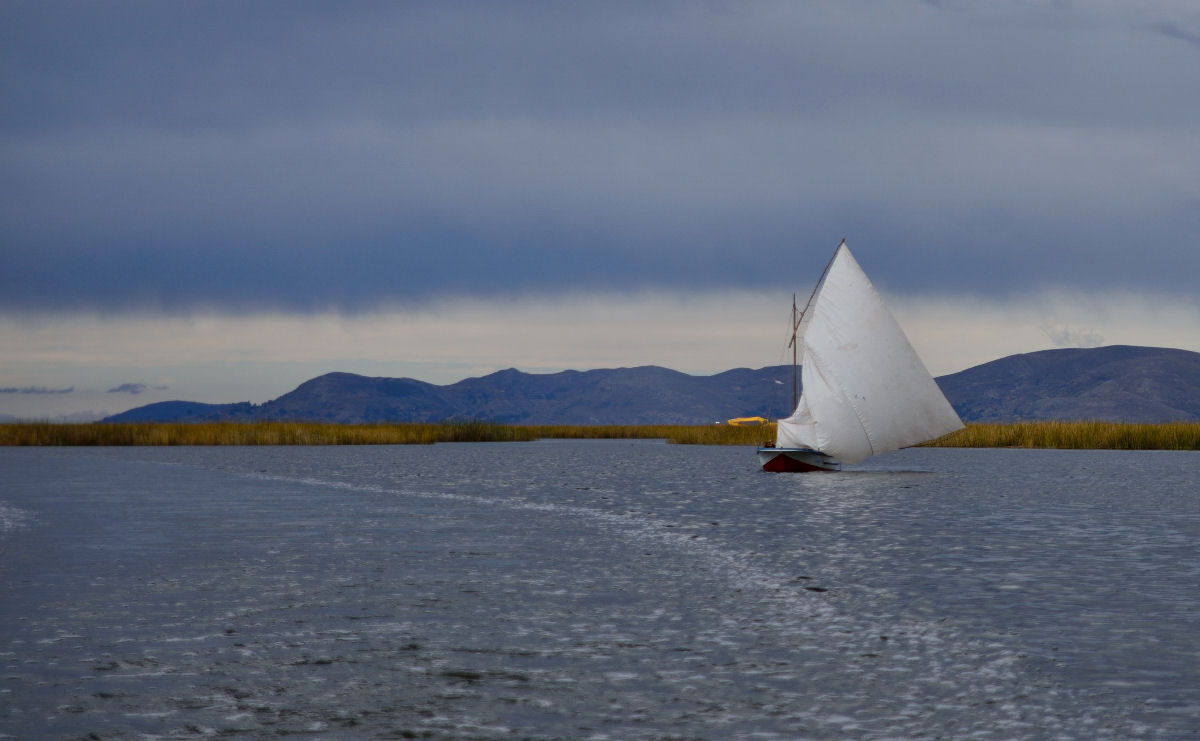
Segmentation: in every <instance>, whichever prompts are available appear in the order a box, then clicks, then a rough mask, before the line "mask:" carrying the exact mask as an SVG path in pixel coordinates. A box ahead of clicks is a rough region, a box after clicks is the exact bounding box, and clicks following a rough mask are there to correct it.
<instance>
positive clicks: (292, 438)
mask: <svg viewBox="0 0 1200 741" xmlns="http://www.w3.org/2000/svg"><path fill="white" fill-rule="evenodd" d="M774 437H775V428H774V425H762V426H757V427H735V426H731V425H505V424H498V423H493V422H466V421H464V422H440V423H427V424H426V423H412V424H372V425H343V424H329V423H316V422H187V423H122V424H105V423H90V424H55V423H49V422H21V423H12V424H0V445H46V446H55V445H428V444H432V443H451V442H522V441H529V440H536V439H539V438H551V439H555V438H557V439H648V438H654V439H663V440H667V441H668V442H672V443H679V444H685V445H759V444H761V443H763V442H765V441H768V440H773V439H774ZM925 445H927V446H931V447H947V448H1075V449H1109V450H1200V422H1171V423H1166V424H1127V423H1120V422H1017V423H1012V424H970V425H967V427H966V428H965V429H962V430H959V431H958V432H953V433H951V434H949V435H946V436H944V437H942V438H939V439H937V440H934V441H931V442H929V443H925Z"/></svg>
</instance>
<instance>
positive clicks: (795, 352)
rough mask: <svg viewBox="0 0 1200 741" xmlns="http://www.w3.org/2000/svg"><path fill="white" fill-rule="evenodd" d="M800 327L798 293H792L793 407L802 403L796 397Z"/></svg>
mask: <svg viewBox="0 0 1200 741" xmlns="http://www.w3.org/2000/svg"><path fill="white" fill-rule="evenodd" d="M799 328H800V321H799V320H798V319H797V318H796V294H794V293H793V294H792V336H791V339H789V340H788V347H790V348H792V406H791V408H792V409H795V408H796V405H797V404H799V403H800V400H799V399H797V398H796V386H797V385H798V384H797V381H798V380H799V378H800V355H799V351H800V348H799V344H800V343H798V342H796V332H797V330H798V329H799Z"/></svg>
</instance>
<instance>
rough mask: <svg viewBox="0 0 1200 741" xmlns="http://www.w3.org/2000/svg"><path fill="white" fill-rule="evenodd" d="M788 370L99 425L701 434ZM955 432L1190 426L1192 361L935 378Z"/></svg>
mask: <svg viewBox="0 0 1200 741" xmlns="http://www.w3.org/2000/svg"><path fill="white" fill-rule="evenodd" d="M791 378H792V368H791V366H769V367H766V368H759V369H757V370H752V369H748V368H736V369H733V370H728V371H725V372H723V373H718V374H716V375H712V376H693V375H688V374H686V373H681V372H679V371H674V370H670V369H667V368H660V367H657V366H642V367H637V368H616V369H602V370H590V371H562V372H560V373H546V374H533V373H523V372H521V371H518V370H515V369H511V368H510V369H508V370H502V371H498V372H496V373H492V374H490V375H486V376H482V377H479V378H467V379H464V380H462V381H458V382H457V383H452V384H448V385H436V384H432V383H426V382H424V381H418V380H415V379H412V378H371V377H367V376H360V375H355V374H352V373H327V374H325V375H322V376H318V377H316V378H313V379H312V380H309V381H306V382H304V383H302V384H300V386H298V387H297V388H296V389H295V390H293V391H290V392H288V393H286V394H284V395H283V396H280V397H279V398H277V399H274V400H272V401H268V402H266V403H264V404H251V403H249V402H241V403H234V404H202V403H199V402H188V401H165V402H159V403H156V404H148V405H146V406H142V407H137V408H135V409H130V410H129V411H126V412H122V413H120V414H116V415H113V416H111V417H108V418H106V419H105V420H104V421H106V422H201V421H247V422H248V421H268V420H292V421H315V422H339V423H372V422H438V421H444V420H455V419H460V420H488V421H494V422H501V423H509V424H571V425H616V424H625V425H643V424H711V423H713V422H719V421H724V420H726V419H729V418H732V417H742V416H760V417H766V418H768V419H774V418H777V417H782V416H786V415H788V414H789V413H790V412H791V407H792V401H791V396H792V394H791V391H790V389H791ZM937 382H938V384H939V385H940V386H941V388H942V390H943V392H944V393H945V394H946V397H947V398H948V399H949V400H950V403H951V404H952V405H953V406H954V408H955V410H956V411H957V412H958V414H959V416H960V417H962V419H963V421H964V422H1011V421H1017V420H1047V419H1063V420H1078V419H1098V420H1112V421H1124V422H1167V421H1172V420H1200V353H1195V352H1190V351H1187V350H1176V349H1170V348H1153V347H1131V346H1125V345H1114V346H1110V347H1100V348H1088V349H1061V350H1042V351H1039V352H1032V353H1025V354H1021V355H1012V356H1009V357H1006V358H1001V359H999V360H994V361H992V362H990V363H984V364H983V365H978V366H975V367H973V368H968V369H967V370H964V371H961V372H959V373H954V374H951V375H947V376H942V377H940V378H938V379H937Z"/></svg>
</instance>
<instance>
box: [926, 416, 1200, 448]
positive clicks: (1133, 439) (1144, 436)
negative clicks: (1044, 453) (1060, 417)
mask: <svg viewBox="0 0 1200 741" xmlns="http://www.w3.org/2000/svg"><path fill="white" fill-rule="evenodd" d="M926 445H928V446H932V447H941V448H1062V449H1076V450H1200V422H1167V423H1163V424H1137V423H1128V422H1103V421H1082V422H1067V421H1046V422H1014V423H1008V424H969V425H967V426H966V427H965V428H963V429H961V430H959V431H957V432H952V433H950V434H949V435H945V436H944V437H941V438H938V439H937V440H933V441H931V442H929V443H926Z"/></svg>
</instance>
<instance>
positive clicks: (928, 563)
mask: <svg viewBox="0 0 1200 741" xmlns="http://www.w3.org/2000/svg"><path fill="white" fill-rule="evenodd" d="M0 596H2V600H0V737H15V738H22V739H24V738H53V739H73V738H81V737H89V736H88V734H94V736H91V737H99V738H103V739H109V738H203V737H210V736H221V737H226V736H232V737H246V738H253V737H261V736H275V735H290V734H297V735H309V736H315V737H327V738H435V739H513V738H529V739H622V740H624V739H713V740H714V741H715V740H718V739H735V738H762V739H770V738H787V739H791V738H872V739H876V738H879V739H882V738H917V737H924V738H956V739H958V738H967V737H971V738H983V739H1002V738H1003V739H1007V738H1038V739H1041V738H1061V739H1106V738H1108V739H1126V738H1181V737H1188V738H1191V737H1195V736H1197V735H1198V734H1200V454H1197V453H1168V452H1149V453H1146V452H1136V453H1130V452H1089V451H1028V450H939V449H914V450H907V451H901V452H899V453H895V454H892V455H888V456H882V457H880V458H877V459H874V460H873V461H871V462H870V464H869V465H863V466H860V467H856V468H855V469H854V470H847V471H844V472H841V473H825V474H767V473H763V472H761V471H759V470H758V467H757V461H756V460H755V455H754V452H753V450H751V449H748V448H722V447H693V446H678V445H666V444H664V443H661V442H653V441H634V442H629V441H564V442H537V443H506V444H463V445H436V446H408V447H391V446H386V447H318V448H301V447H280V448H270V447H267V448H236V447H218V448H93V449H86V448H58V449H55V448H7V449H0Z"/></svg>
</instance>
